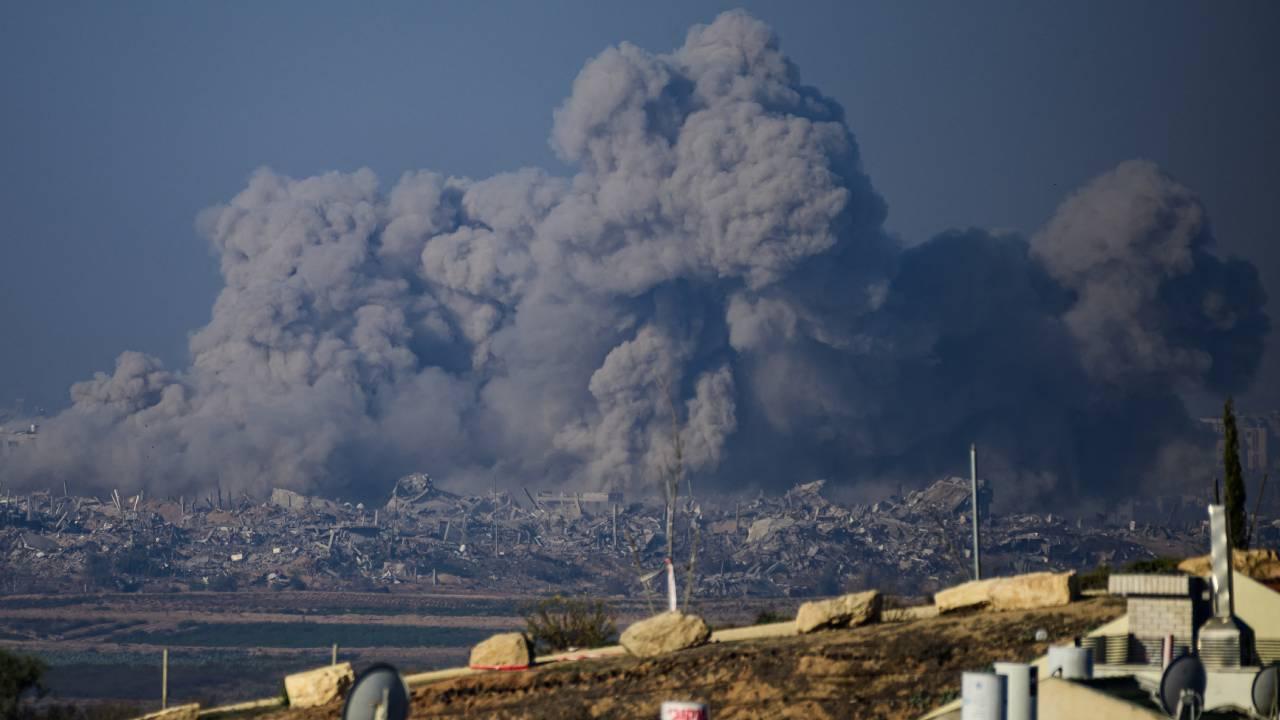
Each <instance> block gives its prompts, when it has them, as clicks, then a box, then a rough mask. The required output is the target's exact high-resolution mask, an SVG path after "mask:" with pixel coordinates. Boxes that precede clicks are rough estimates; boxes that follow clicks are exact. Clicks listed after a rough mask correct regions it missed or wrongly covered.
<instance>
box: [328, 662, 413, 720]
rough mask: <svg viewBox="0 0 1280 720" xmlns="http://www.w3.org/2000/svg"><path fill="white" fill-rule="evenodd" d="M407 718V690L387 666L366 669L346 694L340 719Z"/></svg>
mask: <svg viewBox="0 0 1280 720" xmlns="http://www.w3.org/2000/svg"><path fill="white" fill-rule="evenodd" d="M407 717H409V688H407V687H406V686H405V684H404V678H402V677H400V673H399V672H397V671H396V669H395V668H394V667H392V666H390V665H388V664H387V663H378V664H376V665H372V666H370V667H369V668H368V669H366V670H365V671H364V672H362V673H360V677H358V678H356V684H355V685H353V686H351V692H349V693H347V702H346V703H345V704H344V705H343V706H342V720H405V718H407Z"/></svg>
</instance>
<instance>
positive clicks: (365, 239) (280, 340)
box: [0, 12, 1268, 497]
mask: <svg viewBox="0 0 1280 720" xmlns="http://www.w3.org/2000/svg"><path fill="white" fill-rule="evenodd" d="M551 142H552V145H553V147H554V148H555V150H556V152H557V153H558V154H559V156H560V157H561V158H562V159H563V160H564V161H565V162H567V163H569V164H571V165H572V166H574V167H575V168H576V169H577V171H576V174H574V175H573V177H571V178H559V177H553V176H550V175H548V174H547V173H545V172H542V171H540V170H536V169H521V170H518V171H515V172H511V173H506V174H501V175H497V176H495V177H491V178H487V179H481V180H474V179H468V178H456V177H446V176H443V175H439V174H436V173H433V172H429V171H421V172H412V173H407V174H406V175H404V176H403V177H401V178H400V179H399V181H398V182H395V183H394V184H392V185H391V186H390V187H383V186H381V185H380V184H379V180H378V179H377V178H376V177H375V176H374V175H373V173H371V172H370V171H368V170H359V171H356V172H354V173H336V172H335V173H328V174H324V175H320V176H316V177H311V178H303V179H294V178H288V177H284V176H281V175H279V174H277V173H274V172H272V171H270V170H267V169H263V170H259V171H257V172H256V173H254V174H253V176H252V177H251V178H250V180H249V183H248V186H247V187H246V188H245V189H244V190H243V191H242V192H241V193H240V194H239V195H237V196H236V197H235V198H233V199H232V200H231V201H230V202H228V203H227V204H225V205H221V206H218V207H214V208H211V209H209V210H207V211H205V212H204V213H202V214H201V216H200V218H199V219H198V227H199V228H200V230H201V232H202V233H203V234H204V235H205V236H207V237H208V238H209V240H210V242H211V243H212V244H213V247H214V248H215V249H216V251H217V253H218V256H219V258H220V264H221V272H222V275H223V277H224V280H225V288H224V289H223V290H222V292H221V293H220V295H219V297H218V299H217V301H216V304H215V305H214V308H213V314H212V319H211V321H210V323H209V324H208V325H207V326H205V327H204V328H202V329H200V330H199V331H198V332H196V333H195V334H194V335H193V337H192V338H191V341H190V351H191V356H192V361H191V365H190V367H188V368H185V369H177V370H169V369H166V368H164V367H163V366H162V365H161V363H160V362H159V361H158V360H156V359H154V358H151V357H149V356H146V355H143V354H139V353H134V352H127V353H124V354H122V355H121V356H120V358H119V360H118V361H117V365H116V368H115V370H114V371H113V372H112V373H109V374H105V373H100V374H98V375H96V376H95V377H94V378H93V379H91V380H88V381H85V382H81V383H77V384H76V385H74V386H73V387H72V389H71V396H72V399H73V401H74V404H73V406H72V407H71V408H70V409H68V410H67V411H65V412H63V413H62V414H60V415H59V416H57V417H55V418H51V419H49V420H48V421H46V422H45V425H44V428H43V429H42V437H41V441H40V442H39V443H37V444H35V445H32V446H29V447H26V448H24V449H23V450H22V451H21V452H18V453H14V454H11V455H10V456H9V457H7V458H4V459H3V460H2V461H0V462H4V463H5V470H6V474H7V475H9V476H10V477H11V478H17V479H18V480H19V482H22V483H27V484H32V485H40V484H45V485H47V484H50V483H53V482H59V481H61V480H62V479H66V480H68V481H69V482H71V483H73V484H79V485H81V486H84V485H93V486H96V487H104V488H105V487H118V488H120V489H121V490H122V491H124V490H132V489H135V488H137V487H145V488H146V489H148V490H149V491H150V492H153V493H162V494H177V493H179V492H184V491H185V492H194V491H201V492H203V491H204V490H205V489H207V488H210V487H213V485H214V484H215V483H216V484H219V485H220V486H221V487H222V488H223V489H224V490H229V491H233V492H238V491H241V490H246V491H249V492H251V493H254V494H256V495H259V496H261V495H262V494H264V493H265V492H268V491H269V489H270V488H271V487H273V486H278V487H288V488H292V489H296V490H302V491H307V492H314V493H329V494H338V495H348V496H361V495H370V494H374V493H378V494H381V492H382V491H384V490H387V489H389V488H390V485H391V483H392V482H393V480H394V478H396V477H397V476H399V475H401V474H404V473H407V472H412V471H418V470H426V471H429V472H431V473H432V474H433V475H434V476H436V477H437V478H439V479H440V480H441V481H442V482H443V483H444V484H445V485H446V486H464V485H468V484H473V485H476V486H478V487H488V486H489V485H490V484H491V483H497V484H498V485H500V486H507V487H514V486H519V485H527V486H557V485H568V486H572V487H577V488H585V487H592V486H594V487H618V488H621V489H628V490H642V489H643V490H646V491H648V490H650V489H651V488H654V487H656V477H657V474H658V472H659V469H660V468H662V467H663V466H664V465H666V464H667V463H669V462H670V459H671V454H672V452H671V446H672V443H671V436H672V426H673V421H672V415H673V414H675V415H676V416H677V417H678V422H679V424H680V425H681V427H682V428H683V429H682V434H681V438H682V444H683V451H684V454H683V457H684V463H685V466H686V468H687V469H688V470H689V471H690V472H691V474H692V476H693V477H694V478H695V479H696V482H697V483H700V484H701V485H702V487H705V488H717V489H722V490H737V489H741V488H745V487H751V486H763V487H789V486H790V485H791V484H793V483H795V482H801V481H805V480H809V479H813V478H815V477H827V478H829V479H831V481H832V483H833V484H834V485H843V486H845V487H852V486H857V485H858V484H859V483H873V482H880V483H884V482H905V483H906V484H908V485H919V484H921V483H923V482H925V481H926V480H931V479H933V477H934V476H935V475H936V474H938V473H942V472H956V471H957V470H961V469H963V467H964V464H965V455H964V453H965V451H966V449H967V445H968V443H969V442H970V441H974V440H976V441H977V442H978V443H979V444H980V445H981V446H982V447H983V452H984V469H985V470H987V471H988V472H993V473H996V472H1004V473H1006V474H1008V475H1010V476H1015V477H1016V478H1017V479H1018V481H1019V482H1021V483H1022V484H1023V486H1024V487H1025V488H1027V490H1028V493H1027V494H1028V497H1033V496H1035V495H1036V494H1043V495H1054V494H1059V495H1060V494H1065V493H1083V494H1086V495H1089V496H1094V497H1097V496H1103V495H1121V494H1125V493H1127V492H1130V491H1133V490H1134V489H1136V488H1137V487H1138V486H1139V484H1140V483H1141V482H1142V481H1143V480H1144V479H1148V478H1149V479H1157V478H1158V479H1160V480H1162V481H1163V480H1172V479H1171V478H1160V477H1159V473H1160V472H1161V471H1162V468H1168V467H1176V468H1179V470H1180V472H1182V473H1183V474H1184V475H1185V474H1186V472H1187V471H1188V469H1187V466H1186V464H1185V458H1186V457H1187V456H1188V455H1189V453H1188V452H1187V451H1186V448H1187V447H1188V446H1189V444H1191V443H1193V442H1194V440H1193V433H1192V425H1191V421H1190V419H1189V418H1188V416H1187V413H1186V411H1185V409H1184V408H1183V405H1182V402H1181V400H1180V399H1179V395H1178V392H1179V391H1184V390H1208V391H1212V392H1230V391H1233V390H1239V389H1241V388H1243V387H1245V386H1246V385H1247V384H1248V383H1249V381H1250V379H1251V377H1252V375H1253V372H1254V370H1255V369H1256V366H1257V364H1258V360H1259V357H1260V356H1261V351H1262V343H1263V339H1264V337H1265V334H1266V332H1267V330H1268V320H1267V318H1266V316H1265V315H1264V314H1263V311H1262V306H1263V303H1264V300H1265V294H1264V292H1263V289H1262V287H1261V284H1260V282H1259V280H1258V275H1257V273H1256V271H1255V270H1254V268H1253V266H1252V265H1250V264H1249V263H1247V262H1244V261H1241V260H1223V259H1219V258H1218V257H1216V256H1214V255H1213V254H1212V244H1213V238H1212V235H1211V233H1210V229H1209V224H1208V221H1207V219H1206V217H1205V212H1204V209H1203V207H1202V206H1201V204H1200V202H1199V201H1198V199H1197V198H1196V196H1195V194H1194V193H1193V192H1192V191H1191V190H1189V189H1187V188H1185V187H1183V186H1182V185H1180V184H1179V183H1177V182H1176V181H1175V180H1173V179H1171V178H1170V177H1168V176H1167V175H1165V174H1163V173H1162V172H1161V171H1160V170H1159V169H1158V168H1156V167H1154V166H1153V165H1152V164H1150V163H1147V162H1142V161H1134V162H1128V163H1124V164H1122V165H1121V166H1119V167H1118V168H1116V169H1114V170H1112V171H1110V172H1108V173H1106V174H1104V175H1102V176H1101V177H1099V178H1098V179H1096V180H1094V181H1093V182H1091V183H1089V184H1088V185H1086V186H1085V187H1084V188H1083V189H1081V190H1080V191H1079V192H1077V193H1076V194H1074V195H1072V196H1071V197H1069V198H1068V199H1066V201H1065V202H1064V203H1063V204H1062V206H1061V207H1060V208H1059V209H1058V211H1057V214H1056V215H1055V216H1054V217H1053V218H1052V219H1051V220H1050V221H1049V222H1048V224H1047V225H1046V226H1045V227H1044V228H1043V229H1042V230H1040V231H1039V232H1038V233H1036V234H1034V235H1033V236H1032V237H1031V238H1030V239H1029V240H1028V239H1024V238H1021V237H1016V236H1010V235H1000V234H994V233H990V232H986V231H983V230H976V229H971V230H961V231H953V232H948V233H944V234H942V235H940V236H938V237H936V238H934V239H932V240H930V241H929V242H926V243H924V244H922V245H918V246H915V247H910V248H903V247H901V246H900V245H899V244H898V243H897V242H896V241H895V240H893V239H892V238H890V237H889V236H888V235H887V234H886V232H885V231H884V229H883V222H884V220H885V217H886V214H887V208H886V204H885V202H884V201H883V200H882V199H881V198H880V196H879V195H878V194H877V193H876V191H875V190H874V189H873V187H872V184H871V181H870V179H869V178H868V177H867V176H866V175H865V174H864V172H863V170H862V168H861V161H860V159H859V151H858V146H857V144H856V142H855V140H854V136H853V134H852V132H851V130H850V129H849V128H848V127H847V126H846V125H845V122H844V113H843V110H842V108H841V107H840V106H839V105H838V104H837V103H836V102H835V101H833V100H831V99H830V98H827V97H825V96H823V95H822V94H821V93H820V92H819V91H818V90H816V89H814V88H812V87H808V86H805V85H803V84H802V83H801V81H800V77H799V73H798V70H797V68H796V67H795V66H794V65H793V64H792V63H791V62H790V60H788V59H787V58H786V56H785V55H783V54H782V53H781V51H780V49H779V46H778V42H777V39H776V38H775V36H774V34H773V32H772V31H771V30H770V29H769V28H768V27H767V26H766V25H764V24H763V23H761V22H759V21H757V20H755V19H753V18H752V17H750V16H748V15H746V14H744V13H741V12H730V13H726V14H724V15H722V16H720V17H719V18H717V19H716V20H715V22H713V23H712V24H710V25H707V26H699V27H695V28H693V29H692V30H691V31H690V32H689V35H688V37H687V39H686V41H685V43H684V45H683V47H681V48H680V49H678V50H676V51H674V52H672V53H670V54H653V53H650V52H648V51H646V50H643V49H640V48H638V47H635V46H634V45H631V44H628V43H622V44H621V45H619V46H617V47H614V48H610V49H608V50H605V51H604V52H603V53H601V54H600V55H599V56H597V57H596V58H594V59H592V60H591V61H590V62H588V63H587V65H586V66H585V67H584V68H583V70H582V71H581V72H580V74H579V75H578V77H577V79H576V80H575V81H574V82H573V87H572V92H571V94H570V96H569V97H568V99H567V100H565V102H564V103H563V105H562V106H561V107H560V108H559V109H558V110H557V111H556V113H555V117H554V123H553V126H552V132H551ZM1176 479H1178V480H1180V479H1186V478H1176ZM1196 479H1197V480H1198V478H1196ZM481 483H483V484H482V485H481Z"/></svg>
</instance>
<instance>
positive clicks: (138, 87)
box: [0, 0, 1280, 410]
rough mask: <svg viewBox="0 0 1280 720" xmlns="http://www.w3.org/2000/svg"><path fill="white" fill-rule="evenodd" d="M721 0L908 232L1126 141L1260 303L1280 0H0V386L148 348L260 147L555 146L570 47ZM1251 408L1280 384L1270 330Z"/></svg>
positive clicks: (180, 342) (201, 262) (594, 45)
mask: <svg viewBox="0 0 1280 720" xmlns="http://www.w3.org/2000/svg"><path fill="white" fill-rule="evenodd" d="M736 6H743V7H746V8H747V9H748V10H750V11H751V12H752V13H753V14H755V15H757V16H758V17H760V18H761V19H763V20H765V21H766V22H768V23H770V24H771V25H773V26H774V28H776V30H777V31H778V34H779V36H780V38H781V41H782V45H783V49H784V50H785V51H786V52H787V53H788V54H789V55H790V56H791V57H792V58H793V59H794V60H795V61H796V62H797V63H798V65H799V66H800V69H801V72H802V73H803V76H804V79H805V80H806V82H808V83H810V84H813V85H816V86H818V87H819V88H821V89H822V91H823V92H825V93H826V94H828V95H831V96H833V97H835V98H836V99H837V100H839V101H840V102H841V103H842V104H843V105H844V107H845V109H846V111H847V113H848V119H849V124H850V126H851V127H852V129H853V131H854V132H855V134H856V136H857V138H858V140H859V142H860V143H861V145H862V150H863V157H864V160H865V164H866V168H867V170H868V172H869V174H870V176H871V179H872V182H873V183H874V184H875V186H876V188H877V189H878V190H879V191H880V192H881V193H882V194H883V195H884V197H885V198H886V200H887V201H888V203H889V207H890V215H889V220H888V225H889V227H890V228H891V229H892V230H893V231H894V232H896V233H898V234H900V235H901V236H902V238H903V239H904V240H905V241H907V242H911V243H914V242H919V241H921V240H923V239H925V238H927V237H929V236H930V235H932V234H933V233H936V232H938V231H940V230H943V229H946V228H949V227H953V226H967V225H979V226H987V227H1001V228H1016V229H1019V230H1023V231H1028V232H1030V231H1032V230H1034V229H1036V228H1037V227H1039V226H1040V225H1041V224H1042V223H1043V222H1044V221H1045V220H1046V219H1047V218H1048V217H1049V215H1050V213H1051V212H1052V211H1053V209H1054V207H1055V206H1056V205H1057V204H1058V202H1059V201H1060V200H1061V199H1062V198H1063V196H1064V194H1065V193H1066V192H1068V191H1069V190H1070V189H1073V188H1075V187H1078V186H1079V185H1080V184H1081V183H1082V182H1084V181H1085V180H1087V179H1089V178H1090V177H1092V176H1094V175H1096V174H1098V173H1100V172H1102V171H1104V170H1107V169H1109V168H1111V167H1113V166H1114V165H1115V164H1116V163H1118V162H1119V161H1121V160H1124V159H1128V158H1134V157H1145V158H1149V159H1151V160H1154V161H1156V162H1157V163H1159V164H1160V165H1161V166H1162V167H1164V168H1165V169H1166V170H1167V171H1169V172H1170V173H1172V174H1173V175H1174V176H1176V177H1177V178H1179V179H1180V180H1181V181H1182V182H1184V183H1186V184H1187V185H1189V186H1190V187H1192V188H1194V189H1195V190H1197V191H1198V192H1199V193H1200V194H1201V196H1202V198H1203V199H1204V202H1205V204H1206V206H1207V207H1208V210H1209V213H1210V216H1211V217H1212V219H1213V223H1214V228H1215V232H1216V235H1217V237H1218V239H1219V241H1220V245H1221V249H1222V250H1223V251H1225V252H1228V253H1234V254H1238V255H1242V256H1244V257H1246V258H1248V259H1250V260H1252V261H1253V262H1254V263H1255V264H1257V266H1258V268H1259V269H1260V271H1261V272H1262V275H1263V280H1264V283H1265V284H1266V286H1267V287H1268V289H1269V290H1270V295H1271V298H1272V299H1271V302H1270V304H1269V308H1270V313H1271V315H1272V317H1273V319H1275V318H1277V317H1280V250H1278V249H1277V247H1276V244H1275V241H1274V232H1275V228H1276V227H1277V225H1278V224H1280V223H1278V222H1277V221H1278V220H1280V202H1277V192H1278V191H1280V142H1277V141H1276V140H1275V139H1274V138H1273V137H1272V136H1273V134H1274V133H1275V132H1276V129H1277V128H1280V94H1278V93H1277V91H1276V88H1277V71H1280V44H1277V43H1275V42H1274V40H1273V38H1274V36H1275V33H1276V30H1277V28H1278V27H1280V3H1275V2H1230V3H1210V2H1203V3H1179V2H1122V3H1115V2H1095V3H1061V2H1054V3H1048V2H1043V3H1042V2H1007V3H993V2H984V3H952V2H915V3H909V2H877V3H852V2H838V3H817V2H811V3H796V2H785V3H784V2H779V3H756V2H746V3H716V2H693V1H689V0H680V1H679V2H644V3H631V4H614V3H602V2H582V3H532V2H519V3H472V2H467V3H426V2H419V3H404V4H400V3H380V4H377V5H371V4H355V3H349V4H336V3H317V2H305V3H304V2H272V3H247V2H240V3H226V2H224V3H214V2H205V3H179V2H164V3H141V2H116V3H84V4H80V3H65V2H17V1H13V0H11V1H10V2H6V3H3V5H2V6H0V138H3V140H2V141H0V218H2V220H0V249H2V250H3V253H2V254H0V406H6V405H9V404H10V403H11V402H12V400H13V399H15V398H18V397H24V398H26V403H27V407H28V409H30V408H31V407H32V406H34V405H44V406H45V407H47V408H48V409H50V410H53V409H56V408H59V407H61V406H63V405H65V404H66V402H67V387H68V386H69V384H70V383H72V382H74V381H76V380H80V379H84V378H86V377H88V376H89V375H91V373H92V372H93V371H95V370H107V369H110V367H111V366H112V363H113V362H114V359H115V357H116V355H117V354H118V353H119V352H120V351H122V350H126V349H136V350H141V351H145V352H149V353H152V354H155V355H158V356H160V357H161V358H163V359H164V360H165V361H166V363H167V364H168V365H169V366H170V367H181V366H182V365H184V364H185V361H186V355H187V353H186V338H187V334H188V333H189V332H190V331H192V330H194V329H196V328H198V327H199V326H201V325H203V324H204V323H205V322H206V321H207V320H208V318H209V313H210V307H211V305H212V301H213V298H214V296H215V294H216V293H217V291H218V289H219V286H220V283H219V279H218V276H217V273H216V267H215V263H214V260H213V257H212V255H211V254H210V252H209V251H208V249H207V248H206V245H205V241H204V240H202V239H201V238H200V237H199V236H198V235H197V234H196V232H195V230H194V227H193V221H194V218H195V216H196V213H197V212H199V211H200V210H201V209H202V208H205V207H207V206H209V205H212V204H214V203H217V202H220V201H225V200H227V199H229V198H230V197H231V196H232V195H234V194H235V193H236V192H237V191H238V190H239V189H240V188H241V187H242V186H243V183H244V181H245V179H246V177H247V176H248V174H249V173H250V172H251V171H252V170H253V169H254V168H256V167H258V166H261V165H268V166H271V167H273V168H275V169H276V170H278V171H281V172H284V173H288V174H292V175H298V176H301V175H308V174H313V173H317V172H320V171H324V170H332V169H337V170H352V169H355V168H358V167H361V166H368V167H370V168H372V169H373V170H374V171H375V172H377V173H378V175H379V176H380V177H381V178H382V179H383V182H384V184H386V185H389V184H390V183H392V182H394V180H395V179H396V178H397V177H398V176H399V175H400V174H401V173H402V172H404V171H406V170H411V169H418V168H430V169H435V170H438V171H441V172H445V173H452V174H459V175H470V176H485V175H489V174H491V173H494V172H497V171H502V170H510V169H515V168H517V167H520V166H526V165H537V166H542V167H547V168H550V169H551V170H553V171H554V172H560V173H563V172H568V169H567V168H564V167H563V166H561V165H560V164H559V163H558V162H557V160H556V159H555V157H554V155H553V154H552V152H551V150H550V148H549V146H548V144H547V136H548V132H549V129H550V126H551V114H552V112H553V110H554V108H555V107H556V106H557V105H558V104H559V103H560V101H561V100H562V99H563V98H564V97H565V96H566V95H567V94H568V92H569V87H570V84H571V83H572V81H573V78H574V76H575V75H576V73H577V72H578V70H579V69H580V68H581V67H582V65H583V64H584V63H585V61H586V60H587V59H588V58H590V57H591V56H593V55H595V54H596V53H598V52H599V51H601V50H602V49H604V48H605V47H607V46H609V45H611V44H615V43H618V42H620V41H623V40H626V41H630V42H633V43H635V44H637V45H640V46H642V47H645V48H647V49H650V50H655V51H656V50H668V49H671V48H674V47H676V46H678V45H680V44H681V43H682V41H683V38H684V35H685V32H686V30H687V29H688V27H689V26H690V25H691V24H694V23H698V22H709V21H710V20H712V19H713V18H714V17H715V15H716V14H717V13H718V12H720V11H721V10H723V9H727V8H730V7H736ZM1271 348H1272V349H1271V350H1270V351H1269V352H1268V355H1267V357H1266V358H1265V359H1264V361H1263V371H1262V373H1261V374H1260V377H1259V379H1258V383H1257V384H1256V386H1255V391H1254V392H1253V393H1251V395H1250V396H1249V397H1247V398H1245V402H1244V403H1243V404H1244V405H1245V406H1246V407H1247V408H1258V409H1262V408H1271V407H1277V406H1280V342H1277V341H1276V340H1275V339H1273V340H1272V341H1271Z"/></svg>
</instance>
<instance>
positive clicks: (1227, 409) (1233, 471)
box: [1222, 398, 1249, 550]
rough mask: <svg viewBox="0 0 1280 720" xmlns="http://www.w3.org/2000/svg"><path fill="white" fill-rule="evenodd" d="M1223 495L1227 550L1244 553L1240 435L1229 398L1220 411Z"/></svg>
mask: <svg viewBox="0 0 1280 720" xmlns="http://www.w3.org/2000/svg"><path fill="white" fill-rule="evenodd" d="M1222 465H1223V473H1224V474H1223V488H1222V489H1223V491H1224V492H1223V494H1224V495H1226V498H1225V499H1226V505H1227V508H1226V509H1227V525H1228V528H1229V531H1230V533H1231V547H1234V548H1240V549H1241V550H1247V549H1248V548H1249V531H1248V528H1247V527H1246V522H1245V509H1244V505H1245V497H1244V469H1243V468H1241V467H1240V435H1239V433H1238V432H1237V430H1236V414H1235V410H1234V409H1233V408H1232V405H1231V398H1227V404H1226V405H1225V406H1224V407H1223V409H1222Z"/></svg>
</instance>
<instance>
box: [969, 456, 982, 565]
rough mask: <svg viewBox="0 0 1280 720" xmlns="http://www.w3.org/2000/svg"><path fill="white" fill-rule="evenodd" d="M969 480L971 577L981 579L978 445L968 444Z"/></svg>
mask: <svg viewBox="0 0 1280 720" xmlns="http://www.w3.org/2000/svg"><path fill="white" fill-rule="evenodd" d="M969 481H970V483H971V484H972V486H973V579H974V580H981V579H982V559H981V556H980V554H979V550H978V446H977V445H975V444H973V443H970V444H969Z"/></svg>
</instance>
